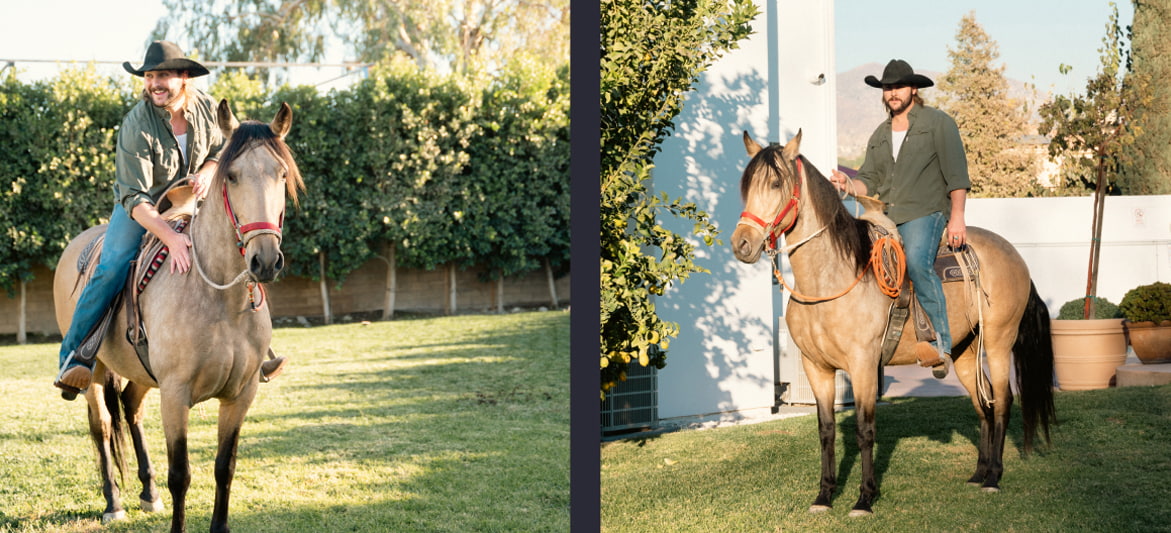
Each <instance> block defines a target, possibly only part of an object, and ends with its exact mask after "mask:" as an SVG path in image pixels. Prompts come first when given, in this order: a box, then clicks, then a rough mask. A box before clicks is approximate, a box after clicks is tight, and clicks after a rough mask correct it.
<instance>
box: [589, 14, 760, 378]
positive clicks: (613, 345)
mask: <svg viewBox="0 0 1171 533" xmlns="http://www.w3.org/2000/svg"><path fill="white" fill-rule="evenodd" d="M756 14H757V10H756V7H755V5H754V4H753V3H752V2H751V1H750V0H684V1H673V0H603V1H602V4H601V21H600V22H601V33H602V43H601V44H602V49H601V63H602V64H601V70H602V72H601V129H602V131H601V145H602V146H601V149H602V150H601V171H602V176H601V201H600V216H601V221H600V222H601V249H600V253H601V259H600V260H601V280H600V281H601V283H600V284H601V317H600V318H601V332H600V333H601V386H602V387H601V388H602V396H603V398H604V397H605V391H606V390H608V389H610V388H612V387H613V386H614V385H616V384H617V382H618V381H620V380H623V379H625V376H626V368H627V365H629V364H630V362H631V361H638V363H639V364H641V365H643V366H649V365H655V366H656V367H657V368H663V367H664V366H665V365H666V350H667V348H668V342H669V337H672V336H675V335H677V334H678V325H676V324H671V323H668V322H665V321H663V320H661V319H660V318H659V317H658V316H657V315H656V314H655V306H654V302H653V300H652V295H659V294H662V293H663V290H664V288H666V287H667V286H668V285H670V284H671V283H672V282H674V281H676V280H678V281H683V280H685V279H687V277H688V276H690V275H691V274H692V273H697V272H705V269H704V268H703V267H701V266H699V265H697V264H695V262H694V261H693V260H692V252H693V250H694V245H692V244H691V243H690V242H688V241H687V239H685V238H684V237H682V236H680V235H677V234H675V233H673V232H671V231H669V230H667V229H665V228H663V227H662V226H661V225H659V220H658V218H659V216H661V215H672V216H677V217H682V218H685V219H688V220H692V221H694V222H695V229H694V231H693V234H694V235H695V236H696V237H698V238H700V239H701V240H703V242H704V243H705V244H708V245H711V244H712V243H713V242H714V241H715V237H716V235H717V230H716V228H715V227H714V226H713V225H712V224H711V223H710V222H709V221H708V215H707V213H704V212H703V211H700V210H699V209H698V208H697V207H696V206H695V205H694V204H690V203H686V204H685V203H683V202H682V199H675V200H671V199H669V198H668V197H667V195H666V194H665V193H664V194H663V195H661V196H654V195H653V194H652V193H651V192H650V191H649V190H648V187H647V183H646V181H647V179H648V178H649V175H650V169H651V167H652V166H653V165H652V158H653V157H654V154H655V153H657V152H658V150H659V144H660V143H661V142H662V140H663V138H664V137H665V136H666V135H667V134H668V133H669V132H670V130H671V129H673V128H674V124H673V123H672V120H673V118H674V117H675V116H676V115H677V114H678V113H679V111H680V110H681V109H682V106H683V99H684V97H685V96H686V93H687V92H688V91H689V90H691V87H692V84H694V83H695V81H696V80H697V79H698V77H699V74H700V73H702V72H703V71H704V70H705V69H707V67H708V66H709V65H711V64H712V63H713V62H714V61H715V60H716V59H717V58H718V57H719V56H720V55H722V54H723V53H724V52H725V51H727V50H730V49H733V48H735V47H736V46H737V45H736V43H737V41H739V40H740V39H743V38H744V37H746V36H748V34H749V33H750V31H751V28H750V26H749V22H750V21H751V20H752V18H753V17H755V16H756Z"/></svg>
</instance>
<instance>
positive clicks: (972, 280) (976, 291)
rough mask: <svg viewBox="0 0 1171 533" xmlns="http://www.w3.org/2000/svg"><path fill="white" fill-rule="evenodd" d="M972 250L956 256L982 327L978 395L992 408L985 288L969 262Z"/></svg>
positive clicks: (993, 402)
mask: <svg viewBox="0 0 1171 533" xmlns="http://www.w3.org/2000/svg"><path fill="white" fill-rule="evenodd" d="M970 250H971V248H968V249H966V250H964V251H962V252H960V253H958V254H956V258H957V259H958V261H957V263H958V264H959V267H960V273H961V275H962V276H963V277H964V282H965V283H967V284H968V287H969V290H968V298H970V299H971V300H973V301H974V303H975V304H976V317H977V320H978V324H979V328H980V335H979V340H977V341H976V397H977V398H978V399H979V400H980V404H981V405H983V406H984V407H986V408H990V407H992V406H993V405H994V404H996V398H994V397H993V396H992V388H991V384H990V383H989V382H988V375H987V374H985V373H984V365H985V364H986V363H987V362H988V354H987V353H985V352H984V299H983V298H981V297H980V296H981V294H982V293H983V292H984V290H983V288H982V287H981V286H980V277H979V275H978V274H977V275H973V272H975V271H976V269H975V268H973V266H972V265H970V264H969V261H971V260H972V259H971V258H970V257H969V256H968V254H969V253H970ZM969 320H970V319H969Z"/></svg>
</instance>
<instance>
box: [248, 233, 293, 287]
mask: <svg viewBox="0 0 1171 533" xmlns="http://www.w3.org/2000/svg"><path fill="white" fill-rule="evenodd" d="M246 256H247V260H248V273H249V274H251V275H252V279H253V280H254V281H256V282H259V283H268V282H271V281H273V280H275V279H276V277H277V274H280V272H281V270H283V269H284V268H285V254H284V252H282V251H281V248H280V244H279V243H278V242H277V240H276V239H275V238H273V239H269V238H263V239H256V240H255V241H253V242H252V243H251V244H250V246H249V247H248V250H247V253H246Z"/></svg>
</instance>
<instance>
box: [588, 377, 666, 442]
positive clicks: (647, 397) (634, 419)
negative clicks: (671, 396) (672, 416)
mask: <svg viewBox="0 0 1171 533" xmlns="http://www.w3.org/2000/svg"><path fill="white" fill-rule="evenodd" d="M658 424H659V374H658V369H657V368H655V367H653V366H650V367H644V366H642V365H640V364H638V363H633V362H632V363H631V364H630V367H629V368H628V369H627V370H626V381H622V382H619V383H618V385H617V386H616V387H614V388H613V389H610V392H607V393H606V399H605V400H603V401H602V432H603V433H609V432H616V431H626V430H631V429H644V428H651V427H655V426H657V425H658Z"/></svg>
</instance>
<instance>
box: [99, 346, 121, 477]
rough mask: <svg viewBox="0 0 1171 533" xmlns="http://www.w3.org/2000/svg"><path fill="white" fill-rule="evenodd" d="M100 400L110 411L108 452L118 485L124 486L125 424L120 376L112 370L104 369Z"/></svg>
mask: <svg viewBox="0 0 1171 533" xmlns="http://www.w3.org/2000/svg"><path fill="white" fill-rule="evenodd" d="M102 390H103V394H102V401H103V402H105V404H106V410H107V411H109V413H110V454H111V456H112V457H111V459H113V461H114V465H115V466H116V467H117V468H118V481H119V486H122V487H125V486H126V452H125V450H126V424H125V421H124V420H125V417H124V416H122V378H121V376H119V375H118V374H115V373H114V372H113V371H112V370H109V369H107V370H106V383H105V386H104V387H102Z"/></svg>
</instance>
